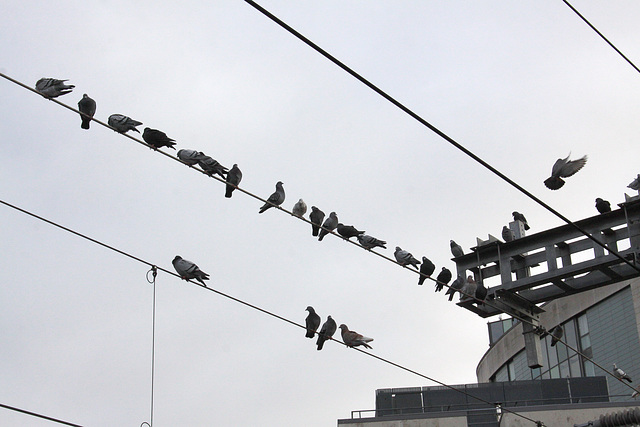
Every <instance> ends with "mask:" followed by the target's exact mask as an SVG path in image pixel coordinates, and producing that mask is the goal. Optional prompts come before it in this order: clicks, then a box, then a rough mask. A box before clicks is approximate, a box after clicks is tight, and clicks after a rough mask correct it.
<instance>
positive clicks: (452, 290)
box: [445, 276, 465, 301]
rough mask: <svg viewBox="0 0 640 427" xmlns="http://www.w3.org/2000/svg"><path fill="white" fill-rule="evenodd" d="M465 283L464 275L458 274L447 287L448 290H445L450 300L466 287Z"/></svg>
mask: <svg viewBox="0 0 640 427" xmlns="http://www.w3.org/2000/svg"><path fill="white" fill-rule="evenodd" d="M464 283H465V280H464V278H463V277H462V276H458V278H457V279H456V280H454V281H453V283H452V284H451V286H450V287H449V289H447V292H445V295H449V301H451V300H453V297H454V295H455V294H456V291H459V290H460V289H462V288H463V287H464Z"/></svg>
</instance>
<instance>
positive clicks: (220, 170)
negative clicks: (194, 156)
mask: <svg viewBox="0 0 640 427" xmlns="http://www.w3.org/2000/svg"><path fill="white" fill-rule="evenodd" d="M200 154H202V156H203V157H202V159H201V160H200V161H198V165H199V166H200V167H201V168H202V170H203V171H204V172H205V173H206V174H207V175H209V176H213V175H215V174H218V175H220V176H221V177H222V178H225V175H226V174H227V171H228V169H227V168H225V167H224V166H222V165H221V164H220V163H218V161H217V160H214V159H212V158H211V157H209V156H207V155H205V154H204V153H200Z"/></svg>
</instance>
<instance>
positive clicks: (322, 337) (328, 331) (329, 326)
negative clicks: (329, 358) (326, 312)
mask: <svg viewBox="0 0 640 427" xmlns="http://www.w3.org/2000/svg"><path fill="white" fill-rule="evenodd" d="M336 329H337V325H336V321H335V320H333V319H332V318H331V316H328V317H327V321H326V322H324V323H323V324H322V328H320V332H319V333H318V341H316V344H317V346H318V351H320V350H322V346H324V342H325V341H328V340H330V339H331V337H333V334H335V333H336Z"/></svg>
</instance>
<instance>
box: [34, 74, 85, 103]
mask: <svg viewBox="0 0 640 427" xmlns="http://www.w3.org/2000/svg"><path fill="white" fill-rule="evenodd" d="M66 81H69V79H65V80H58V79H52V78H48V77H43V78H41V79H40V80H38V81H37V82H36V91H37V92H38V93H39V94H40V95H42V96H44V97H45V98H47V99H51V98H56V97H58V96H60V95H66V94H68V93H70V92H71V91H72V90H73V88H74V87H75V86H74V85H67V84H65V83H64V82H66Z"/></svg>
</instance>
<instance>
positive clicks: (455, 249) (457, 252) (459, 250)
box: [449, 240, 464, 258]
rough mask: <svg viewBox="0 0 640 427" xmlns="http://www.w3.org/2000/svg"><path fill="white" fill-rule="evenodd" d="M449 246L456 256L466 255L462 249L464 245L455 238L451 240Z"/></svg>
mask: <svg viewBox="0 0 640 427" xmlns="http://www.w3.org/2000/svg"><path fill="white" fill-rule="evenodd" d="M449 246H450V247H451V254H452V255H453V257H454V258H460V257H461V256H463V255H464V251H463V250H462V246H460V245H459V244H457V243H456V242H454V241H453V240H449Z"/></svg>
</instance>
